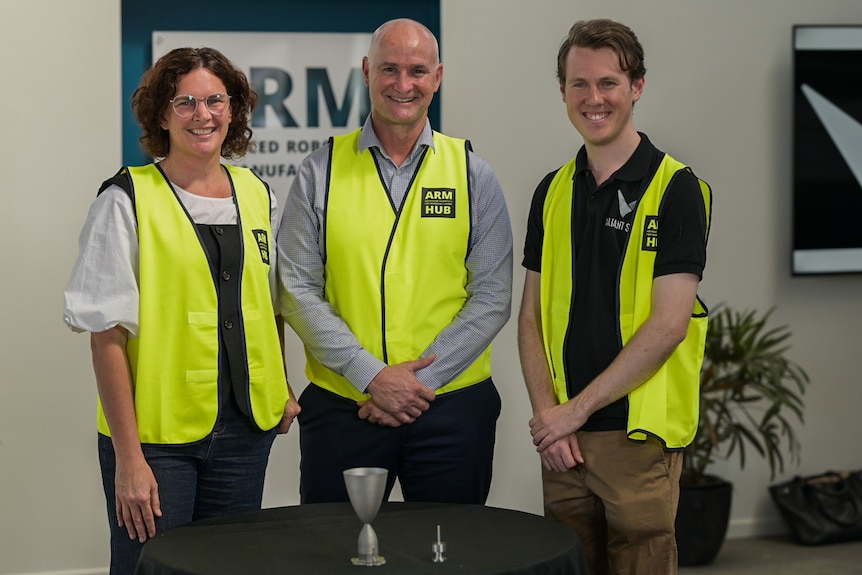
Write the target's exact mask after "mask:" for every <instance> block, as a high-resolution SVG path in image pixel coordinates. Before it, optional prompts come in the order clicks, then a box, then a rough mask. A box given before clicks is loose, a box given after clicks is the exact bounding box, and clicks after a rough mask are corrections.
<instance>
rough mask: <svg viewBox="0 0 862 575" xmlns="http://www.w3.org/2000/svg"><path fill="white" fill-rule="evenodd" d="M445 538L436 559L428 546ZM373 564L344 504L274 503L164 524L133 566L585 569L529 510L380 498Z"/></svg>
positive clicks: (218, 570) (333, 572)
mask: <svg viewBox="0 0 862 575" xmlns="http://www.w3.org/2000/svg"><path fill="white" fill-rule="evenodd" d="M438 525H439V526H440V529H441V540H442V541H444V542H445V543H446V554H445V557H446V561H445V562H442V563H434V562H432V560H431V559H432V557H433V553H432V549H431V545H432V543H434V542H435V541H436V540H437V526H438ZM372 526H373V527H374V530H375V531H376V532H377V537H378V540H379V545H380V550H379V555H381V556H382V557H384V558H385V559H386V563H385V564H383V565H379V566H375V567H372V569H374V571H370V572H368V571H366V569H368V567H364V566H355V565H353V564H352V563H351V561H350V559H351V558H352V557H356V556H357V555H358V549H357V546H358V544H357V541H358V537H359V531H360V530H361V529H362V523H361V522H360V521H359V518H358V517H357V516H356V513H354V511H353V508H352V507H351V506H350V504H349V503H320V504H309V505H298V506H293V507H277V508H271V509H264V510H262V511H254V512H249V513H239V514H235V515H226V516H223V517H217V518H213V519H205V520H202V521H196V522H193V523H190V524H188V525H183V526H180V527H174V528H173V529H170V530H168V531H166V532H164V533H162V534H160V535H157V536H156V537H155V538H153V539H150V540H149V541H148V542H147V543H146V545H144V549H143V553H142V554H141V559H140V561H139V563H138V567H137V569H136V571H135V575H169V574H170V575H175V574H183V575H222V574H224V575H269V574H273V575H275V574H278V575H287V574H292V573H296V574H311V573H313V574H326V575H338V574H342V573H343V574H349V575H361V574H363V573H367V574H368V575H396V574H398V575H400V574H410V575H421V574H423V573H429V574H434V575H443V574H445V573H459V574H462V575H484V574H501V573H505V574H512V575H527V574H541V575H586V574H587V567H586V562H585V560H584V557H583V553H582V550H581V544H580V541H579V540H578V538H577V536H576V535H575V534H574V533H573V532H572V531H571V530H570V529H568V528H567V527H565V526H564V525H562V524H560V523H557V522H555V521H551V520H549V519H545V518H544V517H540V516H538V515H533V514H530V513H524V512H521V511H513V510H509V509H499V508H495V507H487V506H482V505H448V504H439V503H398V502H389V503H384V504H383V505H382V507H381V509H380V512H379V513H378V514H377V517H376V518H375V519H374V521H373V522H372Z"/></svg>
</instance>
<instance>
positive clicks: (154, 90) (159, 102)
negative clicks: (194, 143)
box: [132, 48, 258, 158]
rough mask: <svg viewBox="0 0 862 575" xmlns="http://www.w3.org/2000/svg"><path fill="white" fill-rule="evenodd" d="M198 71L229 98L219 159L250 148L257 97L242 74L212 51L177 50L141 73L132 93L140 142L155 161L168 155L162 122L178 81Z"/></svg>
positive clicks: (167, 138) (238, 153)
mask: <svg viewBox="0 0 862 575" xmlns="http://www.w3.org/2000/svg"><path fill="white" fill-rule="evenodd" d="M198 68H203V69H206V70H209V71H210V72H212V73H213V74H214V75H215V76H216V77H217V78H218V79H219V80H221V81H222V83H223V84H224V85H225V89H226V90H227V93H228V95H229V96H230V111H231V123H230V126H229V127H228V132H227V136H226V137H225V140H224V142H223V143H222V146H221V155H222V157H224V158H236V157H240V156H243V155H245V153H246V152H247V151H248V150H249V148H250V147H251V146H252V142H251V134H252V131H251V127H250V125H249V124H250V120H251V115H252V113H253V112H254V109H255V107H256V106H257V102H258V97H257V94H256V93H255V92H254V90H253V89H252V88H251V86H250V85H249V83H248V79H247V78H246V76H245V74H244V73H243V72H242V71H241V70H239V69H238V68H236V67H235V66H234V65H233V64H232V63H231V61H230V60H228V59H227V58H226V57H225V56H224V54H222V53H221V52H219V51H218V50H216V49H215V48H176V49H174V50H171V51H170V52H168V53H167V54H165V55H164V56H162V57H161V58H159V60H158V61H157V62H156V63H155V64H153V66H152V67H151V68H150V69H148V70H147V71H146V72H144V75H143V77H142V78H141V83H140V85H139V86H138V88H137V89H136V90H135V93H134V94H132V111H133V112H134V113H135V117H137V119H138V123H139V124H140V125H141V129H142V130H143V132H144V135H143V136H141V138H140V142H141V147H142V148H143V150H144V151H145V152H146V153H147V154H149V155H151V156H153V157H155V158H164V157H165V156H167V155H168V152H169V151H170V138H169V135H168V132H167V131H166V130H164V129H163V128H162V119H163V118H164V116H165V114H166V113H167V112H168V111H170V103H169V100H170V99H171V98H173V97H174V96H175V95H176V93H175V92H176V89H177V84H178V83H179V81H180V78H182V77H183V76H185V75H186V74H188V73H189V72H191V71H192V70H196V69H198Z"/></svg>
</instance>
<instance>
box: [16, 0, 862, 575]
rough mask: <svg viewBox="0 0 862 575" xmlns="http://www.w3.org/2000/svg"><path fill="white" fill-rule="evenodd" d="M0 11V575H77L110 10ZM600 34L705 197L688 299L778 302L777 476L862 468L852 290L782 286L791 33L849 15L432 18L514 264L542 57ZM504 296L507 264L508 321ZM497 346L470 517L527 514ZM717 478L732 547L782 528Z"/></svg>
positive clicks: (859, 307) (543, 138)
mask: <svg viewBox="0 0 862 575" xmlns="http://www.w3.org/2000/svg"><path fill="white" fill-rule="evenodd" d="M2 7H3V11H4V17H3V18H2V19H0V70H2V73H3V78H4V80H3V86H2V89H0V109H2V110H3V111H4V119H3V124H2V134H3V138H2V139H0V166H2V173H3V183H2V190H3V192H2V193H3V195H2V200H3V204H2V205H3V210H2V213H3V225H2V226H0V239H2V243H0V245H2V246H3V250H2V256H0V257H2V260H0V263H2V266H0V269H2V270H5V271H6V274H7V275H6V279H5V280H4V287H3V292H2V293H3V296H4V297H2V298H0V317H2V327H0V373H2V375H0V377H2V381H0V575H9V574H13V573H37V572H48V571H64V572H72V571H71V570H76V571H75V572H77V573H81V574H83V573H96V572H100V570H102V569H104V567H105V566H106V565H107V556H108V553H107V529H106V527H105V511H104V501H103V496H102V494H101V485H100V480H99V474H98V462H97V457H96V451H95V437H96V435H95V426H94V409H95V385H94V382H93V377H92V371H91V366H90V360H89V346H88V340H87V337H86V336H83V335H78V336H76V335H73V334H71V333H70V332H69V331H68V330H67V329H66V328H65V326H64V325H63V322H62V290H63V287H64V285H65V282H66V279H67V278H68V274H69V272H70V270H71V266H72V264H73V262H74V258H75V255H76V252H77V245H76V243H77V236H78V232H79V230H80V227H81V224H82V222H83V220H84V216H85V214H86V210H87V207H88V205H89V203H90V201H91V200H92V198H93V196H94V194H95V191H96V187H97V186H98V184H99V183H100V182H101V180H102V179H104V178H105V177H107V176H109V175H110V174H112V173H113V172H114V170H116V168H117V167H118V166H119V165H120V161H121V153H120V106H121V105H127V104H125V103H123V104H121V103H120V102H119V101H118V100H119V99H118V98H117V95H118V94H119V93H120V14H119V1H118V0H78V1H76V2H63V1H61V0H28V1H27V2H21V1H12V0H2ZM397 15H398V14H397V12H393V16H397ZM602 16H608V17H612V18H615V19H619V20H622V21H623V22H625V23H627V24H629V25H630V26H631V27H632V28H634V30H635V31H636V32H637V33H638V35H639V36H640V38H641V40H642V42H643V44H644V46H645V48H646V64H647V69H648V73H647V83H646V90H645V94H644V97H643V98H642V100H641V102H640V103H639V104H638V107H637V111H636V116H635V121H636V124H637V126H638V128H639V129H641V130H643V131H645V132H647V133H648V134H649V135H650V137H651V139H652V140H653V141H654V142H655V143H656V144H657V145H659V147H661V148H663V149H665V150H667V151H670V152H672V153H673V154H674V155H675V156H677V157H678V158H679V159H681V160H683V161H685V162H688V163H690V164H691V165H692V166H694V168H695V170H696V172H697V174H698V175H699V176H701V177H702V178H704V179H706V180H707V181H709V183H710V184H711V185H712V186H713V189H714V192H715V209H714V220H713V222H714V227H713V231H712V235H711V243H710V249H709V262H708V269H707V273H706V277H705V280H704V282H703V286H702V290H701V291H702V295H703V296H704V297H705V298H706V299H707V301H708V302H710V303H713V304H714V303H717V302H719V301H726V302H728V303H731V304H733V305H734V306H737V307H758V308H766V307H769V306H771V305H773V304H774V305H777V306H778V309H777V311H776V313H775V318H776V320H777V321H779V322H782V323H789V324H790V325H791V327H792V328H793V330H794V338H793V352H792V353H793V357H794V358H795V359H796V360H797V361H798V362H799V363H801V364H802V365H803V366H804V367H805V368H806V369H807V370H808V372H809V374H810V375H811V378H812V387H811V392H810V393H809V395H808V396H807V400H806V401H807V407H806V426H805V427H804V429H803V430H802V443H803V463H802V465H801V467H798V468H797V467H791V468H789V469H788V470H787V471H786V473H785V475H786V476H789V475H792V474H794V473H813V472H816V471H820V470H823V469H827V468H835V469H842V468H860V467H862V455H860V450H859V447H858V444H857V443H856V441H855V440H854V435H855V433H854V432H855V427H856V426H855V423H856V419H857V418H858V413H857V408H858V405H859V400H860V395H862V394H860V392H859V391H858V387H857V386H858V384H859V383H862V382H860V376H859V375H858V371H857V370H856V369H854V368H855V364H856V361H855V359H856V356H858V354H859V351H860V350H859V344H858V343H857V342H858V329H856V326H857V324H858V323H859V321H860V320H862V299H860V297H859V293H860V288H862V276H844V277H811V278H791V277H790V273H789V269H788V264H789V245H790V215H791V213H790V188H791V170H790V167H791V166H790V153H791V147H790V146H791V95H792V86H791V27H792V25H793V24H817V23H858V24H862V7H860V5H859V3H858V0H823V1H821V2H817V3H811V2H807V1H805V0H793V1H791V0H760V1H759V2H750V1H748V0H724V1H723V2H692V1H688V2H686V1H683V0H652V1H651V2H627V1H624V0H580V1H565V0H536V1H533V2H521V1H518V0H469V1H465V0H442V30H443V34H442V38H441V40H442V42H441V43H442V50H443V61H444V64H445V74H444V87H445V90H444V95H443V101H442V112H443V122H444V124H445V125H444V130H445V131H447V132H449V133H451V134H453V135H458V136H464V137H469V138H470V139H471V140H472V141H473V144H474V147H475V148H476V150H477V151H478V152H479V153H480V154H481V155H482V156H484V157H485V158H486V159H488V160H489V161H490V162H491V163H492V164H493V165H494V166H495V167H496V169H497V172H498V175H499V177H500V180H501V182H502V183H503V187H504V189H505V192H506V196H507V199H508V202H509V209H510V212H511V216H512V223H513V231H514V235H515V243H516V262H520V252H521V246H522V242H523V237H524V228H525V220H526V214H527V209H528V205H529V198H530V196H531V194H532V191H533V188H534V187H535V185H536V183H537V182H538V181H539V179H540V178H541V177H542V176H543V175H544V174H545V173H546V172H548V171H550V170H551V169H554V168H555V167H557V166H559V165H560V164H562V163H563V162H564V161H565V160H567V159H568V158H569V157H571V156H572V155H573V154H574V153H575V151H576V149H577V147H578V146H579V145H580V140H579V138H578V137H577V134H576V133H575V132H574V129H573V128H572V127H571V126H570V124H569V123H568V120H567V119H566V116H565V112H564V108H563V105H562V103H561V102H560V99H559V95H558V91H557V85H556V82H555V79H554V70H555V57H556V50H557V46H558V43H559V41H560V39H561V38H562V36H563V35H564V34H565V32H566V31H567V29H568V27H569V25H570V24H571V23H572V22H574V21H575V20H576V19H580V18H593V17H602ZM671 22H674V23H675V24H671ZM848 81H855V79H850V78H848ZM522 280H523V272H522V269H521V268H520V265H517V266H516V274H515V282H516V297H515V301H514V308H515V310H516V311H517V306H518V304H519V299H520V295H519V294H520V285H521V282H522ZM291 342H292V343H293V345H292V346H291V350H290V354H289V362H290V372H291V378H292V381H293V382H294V385H296V386H297V387H299V388H301V387H303V385H304V377H303V375H302V359H301V357H302V356H301V353H300V351H299V348H298V346H297V345H296V339H295V338H291ZM495 349H496V355H495V358H494V362H495V373H496V377H495V379H496V380H497V383H498V387H499V388H500V391H501V395H502V396H503V402H504V403H503V414H502V417H501V419H500V422H499V433H498V443H497V457H496V470H495V480H494V485H493V488H492V492H491V497H490V500H489V504H491V505H495V506H500V507H510V508H515V509H521V510H525V511H532V512H541V498H540V484H539V464H538V460H537V458H536V456H535V454H534V452H533V449H532V446H531V443H530V440H529V433H528V427H527V420H528V419H529V416H530V414H529V407H528V402H527V397H526V393H525V391H524V389H523V383H522V381H521V377H520V367H519V365H518V362H517V351H516V344H515V321H514V319H513V320H512V321H510V323H509V324H508V325H507V326H506V327H505V328H504V330H503V332H502V333H501V335H500V336H499V338H498V340H497V344H496V348H495ZM297 464H298V451H297V447H296V435H295V434H291V435H290V436H288V437H281V438H279V439H278V440H277V442H276V446H275V448H274V452H273V457H272V462H271V466H270V472H269V474H268V477H267V487H266V493H265V505H267V506H277V505H290V504H295V503H297V502H298V496H297V483H298V470H297ZM715 471H716V472H719V473H721V474H722V475H724V476H726V477H727V478H728V479H730V480H732V481H733V482H734V484H735V500H734V508H733V517H732V525H731V536H744V535H748V534H752V533H770V532H776V531H780V530H781V529H782V526H781V525H780V523H779V522H777V521H776V519H777V515H776V513H775V511H774V509H773V508H772V504H771V502H770V501H769V500H768V498H767V495H766V486H767V485H768V484H769V482H770V479H769V474H768V470H767V469H766V467H765V466H764V465H763V464H761V462H759V461H757V460H756V459H751V460H749V463H748V464H747V466H746V468H745V470H744V471H740V470H739V469H738V466H737V465H736V464H735V463H729V464H722V465H718V466H716V468H715Z"/></svg>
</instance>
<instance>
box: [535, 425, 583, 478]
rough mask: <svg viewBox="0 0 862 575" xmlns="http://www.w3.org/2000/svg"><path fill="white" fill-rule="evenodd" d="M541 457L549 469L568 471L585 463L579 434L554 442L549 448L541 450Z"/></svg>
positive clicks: (543, 463)
mask: <svg viewBox="0 0 862 575" xmlns="http://www.w3.org/2000/svg"><path fill="white" fill-rule="evenodd" d="M539 457H540V458H541V459H542V465H543V466H544V467H545V469H547V470H548V471H567V470H569V469H572V468H573V467H577V466H578V465H581V464H583V463H584V456H583V455H581V448H580V446H579V445H578V436H577V435H575V434H574V433H572V434H569V435H567V436H565V437H563V438H562V439H558V440H557V441H555V442H553V443H552V444H551V445H549V446H548V448H547V449H545V450H544V451H541V452H539Z"/></svg>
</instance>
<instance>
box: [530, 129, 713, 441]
mask: <svg viewBox="0 0 862 575" xmlns="http://www.w3.org/2000/svg"><path fill="white" fill-rule="evenodd" d="M640 136H641V142H640V144H639V145H638V147H637V149H636V150H635V152H634V153H633V154H632V156H631V158H629V160H628V162H626V163H625V164H624V165H623V166H622V167H621V168H620V169H619V170H617V171H616V172H615V173H614V174H613V175H612V176H611V177H610V178H608V180H607V181H606V182H605V183H603V184H602V185H601V186H596V181H595V179H594V177H593V174H592V172H591V171H590V169H589V167H588V166H589V164H588V160H587V152H586V148H584V147H581V149H580V151H579V152H578V155H577V161H576V166H577V171H576V172H575V175H574V182H573V190H574V191H573V205H572V214H573V220H574V221H573V228H574V235H575V245H574V257H575V283H574V290H575V293H574V305H573V308H572V311H571V318H570V321H569V333H568V334H567V336H566V350H565V361H566V365H565V370H566V382H567V387H568V392H569V397H570V398H571V397H574V396H575V395H577V394H578V393H579V392H580V391H581V390H583V389H584V387H586V386H587V385H588V384H589V383H590V382H591V381H592V380H593V379H595V377H596V376H597V375H599V374H600V373H601V372H602V371H604V370H605V368H607V367H608V365H610V363H611V362H612V361H613V360H614V358H615V357H616V356H617V354H618V353H619V352H620V349H621V348H622V339H621V336H620V333H619V317H618V315H617V313H618V312H617V303H616V297H617V281H618V280H617V278H618V275H619V269H620V266H621V264H622V256H623V251H624V249H625V245H626V242H627V241H628V236H629V232H630V229H631V224H632V220H633V218H634V208H635V207H636V205H637V201H638V200H639V199H640V197H641V196H642V195H643V193H644V191H645V190H646V187H647V186H648V185H649V183H650V181H651V180H652V178H653V175H654V174H655V172H656V170H657V169H658V167H659V164H660V163H661V161H662V159H663V157H664V152H661V151H659V150H658V149H657V148H656V147H655V146H653V145H652V143H651V142H650V141H649V139H648V138H647V137H646V135H645V134H643V133H641V134H640ZM557 171H558V170H554V171H553V172H551V173H550V174H548V175H547V176H545V178H544V179H543V180H542V181H541V182H540V183H539V185H538V187H537V188H536V191H535V193H534V194H533V200H532V205H531V206H530V215H529V219H528V220H527V237H526V241H525V242H524V259H523V262H522V265H523V266H524V267H525V268H527V269H528V270H532V271H535V272H541V271H542V269H541V265H542V240H543V237H544V224H543V222H542V212H543V208H544V203H545V198H546V196H547V194H548V188H549V186H550V184H551V181H552V180H553V178H554V176H555V175H556V173H557ZM658 233H659V237H658V253H657V255H656V262H655V271H654V274H653V275H654V277H658V276H662V275H667V274H674V273H684V272H686V273H692V274H695V275H697V276H698V277H702V275H703V269H704V266H705V264H706V242H705V241H704V237H705V236H706V212H705V209H704V205H703V195H702V194H701V191H700V186H699V184H698V182H697V178H695V177H694V175H692V174H691V173H689V172H687V171H684V172H680V173H679V174H677V176H676V177H675V178H674V179H673V181H672V182H671V184H670V186H669V187H668V190H667V191H666V192H665V195H664V198H663V200H662V204H661V208H660V210H659V232H658ZM626 417H627V400H626V398H623V399H621V400H619V401H617V402H615V403H613V404H611V405H609V406H607V407H605V408H604V409H601V410H599V411H597V412H596V413H594V414H593V415H592V416H591V417H590V419H589V421H587V423H586V424H585V425H584V426H583V427H582V429H584V430H586V431H609V430H616V429H625V428H626Z"/></svg>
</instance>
